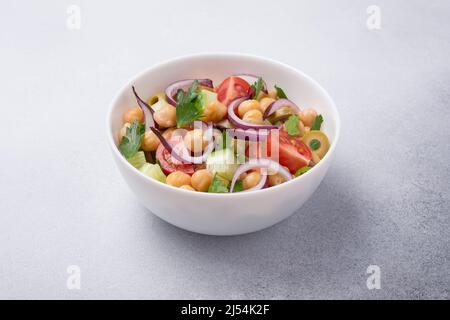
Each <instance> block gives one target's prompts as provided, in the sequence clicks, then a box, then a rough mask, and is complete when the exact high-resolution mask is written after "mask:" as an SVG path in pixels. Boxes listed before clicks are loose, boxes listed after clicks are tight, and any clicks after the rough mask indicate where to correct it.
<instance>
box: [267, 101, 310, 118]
mask: <svg viewBox="0 0 450 320" xmlns="http://www.w3.org/2000/svg"><path fill="white" fill-rule="evenodd" d="M283 107H289V108H291V109H293V110H294V111H296V112H300V111H301V110H300V108H299V107H298V106H297V105H296V104H295V103H293V102H292V101H291V100H288V99H278V100H275V101H274V102H272V103H271V104H270V105H269V106H268V107H267V109H266V111H265V112H264V115H263V119H267V118H268V117H270V116H271V115H272V114H273V113H275V111H277V110H278V109H280V108H283Z"/></svg>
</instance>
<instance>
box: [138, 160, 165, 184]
mask: <svg viewBox="0 0 450 320" xmlns="http://www.w3.org/2000/svg"><path fill="white" fill-rule="evenodd" d="M139 171H141V172H142V173H143V174H145V175H146V176H148V177H150V178H153V179H155V180H158V181H161V182H163V183H166V175H165V174H164V173H163V171H162V170H161V167H160V166H159V164H151V163H148V162H147V163H144V165H143V166H142V167H141V168H140V169H139Z"/></svg>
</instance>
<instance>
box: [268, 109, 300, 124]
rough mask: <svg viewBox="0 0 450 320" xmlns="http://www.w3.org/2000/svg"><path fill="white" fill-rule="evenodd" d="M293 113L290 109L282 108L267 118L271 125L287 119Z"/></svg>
mask: <svg viewBox="0 0 450 320" xmlns="http://www.w3.org/2000/svg"><path fill="white" fill-rule="evenodd" d="M294 113H295V112H294V111H292V109H291V108H289V107H282V108H280V109H278V110H277V111H275V113H274V114H273V115H271V116H270V117H269V120H270V122H271V123H275V122H277V121H280V120H284V119H287V118H289V117H290V116H291V115H293V114H294Z"/></svg>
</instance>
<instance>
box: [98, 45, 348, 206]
mask: <svg viewBox="0 0 450 320" xmlns="http://www.w3.org/2000/svg"><path fill="white" fill-rule="evenodd" d="M202 57H233V58H239V57H246V58H249V59H255V60H259V61H261V62H263V63H270V64H275V65H278V66H280V67H283V68H287V69H290V71H292V72H294V73H297V74H299V75H301V76H302V77H304V78H305V79H306V80H307V81H310V82H311V83H312V84H313V85H314V86H316V87H317V88H318V90H319V91H320V92H321V94H323V95H324V96H325V97H326V98H327V99H328V100H329V102H330V106H331V108H332V109H333V112H334V114H335V131H336V132H335V137H334V139H333V142H332V143H331V146H330V149H329V150H328V152H327V154H326V155H325V157H323V159H322V160H321V161H319V163H318V164H317V165H315V166H314V167H313V168H312V169H311V170H309V171H307V172H306V173H304V174H302V175H301V176H299V177H294V178H293V179H292V180H289V181H286V182H284V183H281V184H279V185H276V186H272V187H270V188H265V189H260V190H253V191H249V192H245V191H244V192H235V193H208V192H192V191H191V190H185V189H181V188H177V187H174V186H171V185H168V184H166V183H162V182H160V181H157V180H155V179H152V178H150V177H147V176H146V175H144V174H143V173H141V172H140V171H139V170H138V169H137V168H135V167H133V166H132V165H131V164H130V163H129V162H128V161H126V159H125V158H124V157H123V156H122V154H121V153H120V152H119V149H118V148H117V145H116V144H115V141H114V137H113V133H112V130H111V129H112V128H111V125H112V115H113V111H114V106H115V104H116V101H117V100H118V99H119V97H120V96H121V95H122V93H123V92H124V91H125V90H126V89H129V88H131V85H133V82H134V81H135V80H136V79H138V78H140V77H143V76H144V75H145V74H147V73H149V72H151V71H152V70H153V69H155V68H159V67H164V66H165V65H170V64H172V63H175V62H180V61H182V60H187V59H192V58H202ZM106 130H107V137H108V141H109V145H110V147H111V150H112V152H113V153H114V155H115V156H116V157H118V158H119V159H120V160H119V161H121V162H122V163H123V164H124V166H125V167H126V168H128V169H130V171H131V172H133V174H134V175H135V176H139V177H140V178H144V179H146V180H147V181H151V183H155V185H159V186H161V187H162V188H167V190H168V191H173V192H181V193H182V194H190V195H192V196H198V197H210V198H239V197H245V196H248V195H253V194H261V193H267V192H271V191H272V192H275V191H276V190H280V191H281V189H283V188H287V187H289V186H290V185H292V184H293V183H295V181H297V180H299V181H300V180H302V179H305V177H306V176H309V175H312V174H314V172H316V171H317V170H315V169H316V168H317V169H318V168H320V167H322V166H323V165H324V164H323V163H324V162H326V161H329V160H328V159H329V158H330V157H331V155H332V154H333V153H334V150H335V149H336V144H337V142H338V140H339V137H340V131H341V120H340V115H339V112H338V110H337V108H336V105H335V103H334V100H333V99H332V98H331V96H330V95H329V94H328V92H327V91H326V90H325V89H324V88H323V87H322V86H321V85H320V84H319V83H318V82H317V81H316V80H314V79H313V78H311V77H310V76H309V75H307V74H306V73H304V72H302V71H300V70H298V69H296V68H294V67H292V66H290V65H288V64H286V63H283V62H280V61H277V60H274V59H271V58H267V57H262V56H259V55H254V54H248V53H238V52H203V53H202V52H200V53H194V54H187V55H181V56H177V57H175V58H171V59H166V60H164V61H162V62H159V63H155V64H153V65H151V66H149V67H147V68H146V69H145V70H143V71H141V72H139V73H137V74H135V75H133V76H132V77H131V78H130V79H129V80H128V81H126V83H125V84H124V85H123V86H121V87H120V89H119V90H118V91H117V92H116V94H115V95H114V97H113V98H112V100H111V101H110V103H109V107H108V112H107V117H106ZM324 160H326V161H324Z"/></svg>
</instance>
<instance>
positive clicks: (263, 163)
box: [230, 159, 292, 192]
mask: <svg viewBox="0 0 450 320" xmlns="http://www.w3.org/2000/svg"><path fill="white" fill-rule="evenodd" d="M255 168H263V169H266V170H262V172H261V179H260V180H259V182H258V184H257V185H256V186H254V187H253V188H250V189H247V190H245V192H247V191H253V190H259V189H262V188H263V186H264V185H265V184H266V180H267V171H268V170H271V171H275V172H278V173H279V174H281V175H282V176H283V177H284V178H285V179H286V180H292V174H291V173H290V172H289V171H288V170H286V168H284V167H283V166H282V165H281V164H279V163H278V162H276V161H273V160H270V159H251V160H250V161H249V162H247V163H244V164H242V165H241V166H239V167H238V168H237V169H236V172H235V173H234V176H233V179H232V180H231V187H230V192H233V189H234V186H235V184H236V181H237V180H238V179H239V176H240V175H241V174H243V173H244V172H247V171H249V170H251V169H255Z"/></svg>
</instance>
